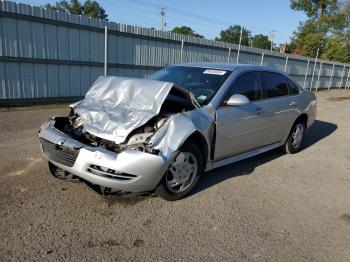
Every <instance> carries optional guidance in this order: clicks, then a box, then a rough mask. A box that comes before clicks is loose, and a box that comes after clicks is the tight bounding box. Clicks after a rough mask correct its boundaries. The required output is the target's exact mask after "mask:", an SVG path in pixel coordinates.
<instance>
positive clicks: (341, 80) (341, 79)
mask: <svg viewBox="0 0 350 262" xmlns="http://www.w3.org/2000/svg"><path fill="white" fill-rule="evenodd" d="M344 75H345V65H344V67H343V73H342V76H341V78H340V82H339V89H340V88H341V84H342V83H343V78H344Z"/></svg>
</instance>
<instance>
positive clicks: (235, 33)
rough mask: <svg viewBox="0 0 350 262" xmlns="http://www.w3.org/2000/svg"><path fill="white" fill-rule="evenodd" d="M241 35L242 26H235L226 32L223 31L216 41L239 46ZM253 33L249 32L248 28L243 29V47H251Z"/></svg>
mask: <svg viewBox="0 0 350 262" xmlns="http://www.w3.org/2000/svg"><path fill="white" fill-rule="evenodd" d="M240 35H241V26H240V25H234V26H230V27H229V28H227V29H226V30H223V31H221V32H220V36H219V37H216V38H215V40H216V41H221V42H226V43H231V44H239V38H240ZM250 35H251V32H250V31H248V30H247V29H246V28H244V27H243V30H242V42H241V43H242V45H246V46H248V45H249V40H250Z"/></svg>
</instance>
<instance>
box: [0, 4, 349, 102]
mask: <svg viewBox="0 0 350 262" xmlns="http://www.w3.org/2000/svg"><path fill="white" fill-rule="evenodd" d="M105 29H106V30H105ZM106 39H107V41H105V40H106ZM106 46H107V49H105V47H106ZM238 49H239V47H238V45H234V44H228V43H222V42H217V41H211V40H207V39H201V38H196V37H190V36H183V35H179V34H175V33H171V32H162V31H157V30H154V29H149V28H142V27H138V26H131V25H125V24H120V23H114V22H107V21H103V20H99V19H91V18H88V17H85V16H78V15H73V14H68V13H65V12H59V11H54V10H49V9H44V8H41V7H37V6H31V5H27V4H21V3H14V2H9V1H0V103H4V102H6V101H7V102H8V101H12V100H18V99H22V100H26V99H27V100H28V101H35V99H38V100H42V99H45V98H48V99H51V98H59V97H79V96H83V95H84V94H85V92H86V90H87V88H88V87H89V86H90V85H91V83H92V82H93V81H94V80H95V79H96V78H97V77H98V76H99V75H102V74H104V73H105V70H107V72H108V74H109V75H118V76H130V77H147V76H148V75H149V74H151V73H153V72H154V71H155V70H158V69H159V68H162V67H165V66H167V65H171V64H176V63H181V62H199V61H204V62H209V61H211V62H222V63H227V62H230V63H236V62H237V60H238V63H245V64H257V65H264V66H273V67H276V68H278V69H280V70H282V71H286V72H287V73H289V74H290V76H291V77H292V78H293V79H294V80H295V81H297V82H298V83H299V84H300V85H302V86H304V87H305V88H309V89H318V88H350V79H349V77H350V65H349V64H342V63H337V62H331V61H325V60H316V59H313V58H307V57H301V56H295V55H289V54H281V53H278V52H273V51H267V50H262V49H257V48H251V47H246V46H242V47H241V49H240V51H238ZM106 54H107V55H106ZM105 58H107V59H106V61H105ZM105 62H107V63H105ZM105 64H106V65H107V68H105Z"/></svg>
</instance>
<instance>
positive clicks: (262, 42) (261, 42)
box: [251, 34, 271, 49]
mask: <svg viewBox="0 0 350 262" xmlns="http://www.w3.org/2000/svg"><path fill="white" fill-rule="evenodd" d="M251 42H252V46H253V47H256V48H261V49H270V48H271V41H270V40H269V37H268V36H267V35H262V34H259V35H255V36H253V37H252V39H251Z"/></svg>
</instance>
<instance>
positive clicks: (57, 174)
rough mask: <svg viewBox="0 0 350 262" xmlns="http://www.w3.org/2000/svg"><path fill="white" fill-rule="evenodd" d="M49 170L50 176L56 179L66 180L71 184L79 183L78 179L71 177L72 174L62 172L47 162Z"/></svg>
mask: <svg viewBox="0 0 350 262" xmlns="http://www.w3.org/2000/svg"><path fill="white" fill-rule="evenodd" d="M49 170H50V173H51V175H53V176H54V177H56V178H58V179H62V180H68V181H71V182H80V180H79V177H77V176H75V175H73V174H72V173H69V172H67V171H64V170H62V169H61V168H59V167H57V166H55V165H54V164H52V163H51V162H49Z"/></svg>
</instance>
